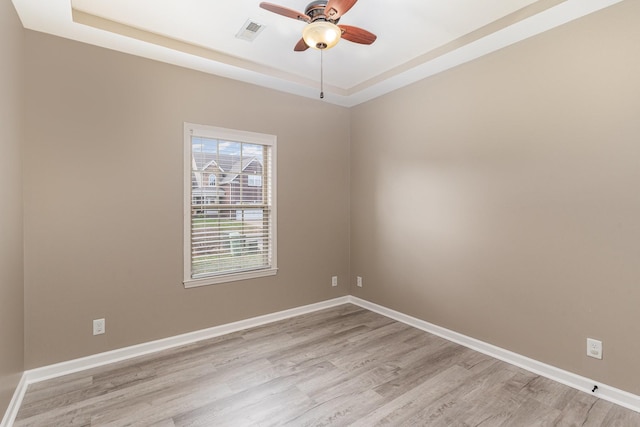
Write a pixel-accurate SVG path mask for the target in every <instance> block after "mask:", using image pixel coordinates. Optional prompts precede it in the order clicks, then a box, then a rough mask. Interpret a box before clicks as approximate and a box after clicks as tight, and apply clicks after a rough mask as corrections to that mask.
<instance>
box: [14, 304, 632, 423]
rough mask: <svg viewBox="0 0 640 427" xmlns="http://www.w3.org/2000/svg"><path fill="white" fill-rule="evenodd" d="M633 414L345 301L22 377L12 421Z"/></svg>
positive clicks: (510, 419)
mask: <svg viewBox="0 0 640 427" xmlns="http://www.w3.org/2000/svg"><path fill="white" fill-rule="evenodd" d="M97 425H100V426H150V425H153V426H161V427H169V426H277V425H290V426H326V425H331V426H345V425H349V426H367V427H368V426H375V425H390V426H422V425H428V426H483V427H488V426H556V425H557V426H640V414H639V413H636V412H633V411H630V410H627V409H624V408H622V407H619V406H616V405H613V404H611V403H608V402H606V401H603V400H600V399H597V398H595V397H594V396H591V395H589V394H586V393H582V392H579V391H577V390H574V389H572V388H569V387H566V386H563V385H561V384H558V383H556V382H553V381H551V380H548V379H546V378H543V377H540V376H537V375H535V374H532V373H530V372H528V371H524V370H522V369H520V368H517V367H515V366H512V365H509V364H507V363H504V362H501V361H499V360H496V359H493V358H491V357H488V356H485V355H483V354H481V353H477V352H475V351H472V350H469V349H467V348H465V347H462V346H459V345H457V344H454V343H451V342H449V341H446V340H444V339H441V338H438V337H436V336H434V335H431V334H428V333H426V332H423V331H420V330H418V329H415V328H412V327H410V326H406V325H404V324H402V323H399V322H396V321H394V320H391V319H389V318H386V317H384V316H381V315H378V314H376V313H372V312H370V311H367V310H365V309H362V308H359V307H357V306H354V305H350V304H346V305H342V306H339V307H336V308H332V309H328V310H323V311H319V312H315V313H311V314H307V315H303V316H299V317H295V318H292V319H288V320H284V321H280V322H276V323H271V324H269V325H265V326H261V327H258V328H253V329H248V330H245V331H241V332H236V333H232V334H229V335H225V336H221V337H217V338H214V339H210V340H206V341H201V342H199V343H196V344H192V345H188V346H184V347H180V348H176V349H172V350H167V351H164V352H160V353H155V354H153V355H148V356H144V357H139V358H136V359H132V360H128V361H124V362H120V363H116V364H112V365H109V366H104V367H100V368H95V369H91V370H87V371H83V372H79V373H75V374H71V375H67V376H65V377H60V378H56V379H52V380H49V381H43V382H40V383H36V384H33V385H31V386H29V388H28V390H27V393H26V395H25V397H24V400H23V403H22V406H21V408H20V411H19V413H18V416H17V419H16V422H15V426H97Z"/></svg>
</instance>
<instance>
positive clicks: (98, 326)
mask: <svg viewBox="0 0 640 427" xmlns="http://www.w3.org/2000/svg"><path fill="white" fill-rule="evenodd" d="M105 329H106V325H105V320H104V319H95V320H94V321H93V335H100V334H104V333H105Z"/></svg>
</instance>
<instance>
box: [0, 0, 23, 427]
mask: <svg viewBox="0 0 640 427" xmlns="http://www.w3.org/2000/svg"><path fill="white" fill-rule="evenodd" d="M23 48H24V31H23V30H22V25H21V24H20V21H19V19H18V16H17V14H16V12H15V10H14V8H13V5H12V4H11V2H10V1H8V0H2V1H0V205H1V207H0V419H2V415H3V414H4V412H5V410H6V408H7V405H8V404H9V401H10V400H11V396H12V395H13V391H14V389H15V387H16V385H17V384H18V381H19V380H20V375H21V374H22V370H23V348H24V346H23V325H24V317H23V309H24V304H23V291H24V289H23V274H22V271H23V256H22V179H21V166H22V152H21V146H20V145H21V140H22V133H21V129H22V115H23V108H22V89H23V83H22V82H23V80H22V75H23V66H22V65H23Z"/></svg>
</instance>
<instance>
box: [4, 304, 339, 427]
mask: <svg viewBox="0 0 640 427" xmlns="http://www.w3.org/2000/svg"><path fill="white" fill-rule="evenodd" d="M348 302H349V299H348V297H346V296H344V297H340V298H335V299H331V300H327V301H322V302H319V303H315V304H309V305H305V306H302V307H296V308H292V309H289V310H283V311H278V312H276V313H270V314H265V315H263V316H258V317H252V318H250V319H245V320H240V321H238V322H233V323H227V324H224V325H220V326H214V327H212V328H207V329H202V330H199V331H194V332H189V333H186V334H181V335H176V336H173V337H169V338H164V339H160V340H156V341H150V342H146V343H142V344H137V345H133V346H130V347H124V348H119V349H117V350H111V351H107V352H104V353H98V354H93V355H91V356H86V357H82V358H79V359H74V360H69V361H66V362H61V363H56V364H54V365H48V366H43V367H41V368H35V369H31V370H28V371H26V372H25V373H24V374H23V375H22V379H21V380H20V383H19V384H18V387H16V391H15V392H14V394H13V398H12V399H11V403H10V404H9V408H8V409H7V411H6V413H5V415H4V418H3V420H2V424H0V427H10V426H12V425H13V422H14V420H15V418H16V415H18V409H20V404H21V403H22V399H23V397H24V394H25V392H26V390H27V386H28V385H29V384H33V383H37V382H39V381H44V380H48V379H51V378H56V377H61V376H63V375H68V374H72V373H74V372H79V371H83V370H85V369H91V368H95V367H98V366H103V365H107V364H109V363H115V362H120V361H122V360H126V359H131V358H134V357H138V356H143V355H145V354H150V353H155V352H158V351H161V350H166V349H170V348H174V347H179V346H182V345H187V344H192V343H194V342H197V341H202V340H206V339H209V338H214V337H218V336H220V335H225V334H229V333H231V332H236V331H241V330H243V329H248V328H253V327H256V326H261V325H265V324H267V323H272V322H277V321H279V320H284V319H288V318H290V317H295V316H300V315H302V314H307V313H312V312H314V311H318V310H323V309H325V308H331V307H335V306H338V305H342V304H346V303H348Z"/></svg>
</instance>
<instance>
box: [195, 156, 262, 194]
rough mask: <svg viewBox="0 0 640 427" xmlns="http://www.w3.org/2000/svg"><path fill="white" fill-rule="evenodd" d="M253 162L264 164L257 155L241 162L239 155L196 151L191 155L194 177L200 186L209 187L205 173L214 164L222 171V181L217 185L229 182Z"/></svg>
mask: <svg viewBox="0 0 640 427" xmlns="http://www.w3.org/2000/svg"><path fill="white" fill-rule="evenodd" d="M253 162H258V164H260V166H262V162H261V161H260V160H259V159H258V158H256V157H247V158H245V159H243V160H242V162H240V158H239V156H231V155H228V154H219V155H218V154H217V153H211V152H202V151H194V152H193V153H192V155H191V167H192V168H193V170H194V171H193V173H192V174H193V178H192V179H193V180H194V181H195V182H196V186H197V187H198V188H207V187H209V183H208V182H206V180H205V179H203V175H204V173H205V172H207V169H210V168H211V167H212V166H214V167H215V168H216V169H217V170H218V171H219V172H220V173H221V177H220V181H219V182H218V183H217V185H225V184H229V183H231V182H232V181H233V180H235V179H236V178H237V177H238V175H240V173H241V172H244V170H245V169H247V168H248V167H249V165H251V164H252V163H253Z"/></svg>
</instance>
